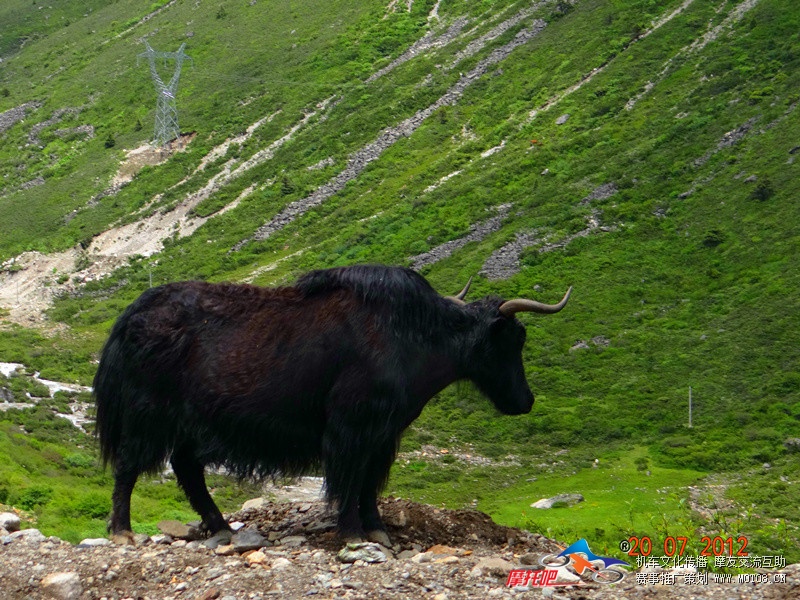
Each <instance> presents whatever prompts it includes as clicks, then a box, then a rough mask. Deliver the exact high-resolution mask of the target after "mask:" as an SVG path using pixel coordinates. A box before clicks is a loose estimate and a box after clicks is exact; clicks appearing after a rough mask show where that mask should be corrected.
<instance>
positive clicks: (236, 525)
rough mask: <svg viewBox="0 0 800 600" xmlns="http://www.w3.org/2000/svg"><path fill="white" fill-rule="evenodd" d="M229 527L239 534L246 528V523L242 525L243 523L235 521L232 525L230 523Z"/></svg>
mask: <svg viewBox="0 0 800 600" xmlns="http://www.w3.org/2000/svg"><path fill="white" fill-rule="evenodd" d="M228 525H229V526H230V528H231V531H233V532H237V531H239V530H240V529H241V528H242V527H244V523H242V522H241V521H233V522H232V523H229V524H228Z"/></svg>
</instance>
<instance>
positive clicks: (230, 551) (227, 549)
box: [214, 544, 236, 556]
mask: <svg viewBox="0 0 800 600" xmlns="http://www.w3.org/2000/svg"><path fill="white" fill-rule="evenodd" d="M214 554H216V555H218V556H233V555H234V554H236V550H235V549H234V548H233V544H225V545H224V546H217V547H216V548H214Z"/></svg>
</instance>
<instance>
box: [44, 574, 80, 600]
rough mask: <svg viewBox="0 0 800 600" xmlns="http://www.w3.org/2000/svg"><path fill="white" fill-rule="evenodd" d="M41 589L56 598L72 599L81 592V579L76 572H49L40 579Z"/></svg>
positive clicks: (59, 599) (77, 596) (60, 599)
mask: <svg viewBox="0 0 800 600" xmlns="http://www.w3.org/2000/svg"><path fill="white" fill-rule="evenodd" d="M41 585H42V590H43V591H44V592H45V594H46V595H48V596H50V597H51V598H57V599H58V600H73V599H77V598H79V597H80V595H81V594H82V593H83V586H82V585H81V579H80V577H79V576H78V574H77V573H74V572H69V573H51V574H50V575H47V576H46V577H45V578H44V579H42V584H41Z"/></svg>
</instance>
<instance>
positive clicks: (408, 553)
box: [397, 550, 419, 560]
mask: <svg viewBox="0 0 800 600" xmlns="http://www.w3.org/2000/svg"><path fill="white" fill-rule="evenodd" d="M417 554H419V551H417V550H403V551H402V552H400V553H399V554H398V555H397V558H398V560H406V559H409V558H414V557H415V556H416V555H417Z"/></svg>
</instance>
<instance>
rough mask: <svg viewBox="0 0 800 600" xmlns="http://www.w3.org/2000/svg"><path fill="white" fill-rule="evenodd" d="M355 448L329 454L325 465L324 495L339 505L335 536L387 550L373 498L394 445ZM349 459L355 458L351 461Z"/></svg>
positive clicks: (388, 463) (382, 481)
mask: <svg viewBox="0 0 800 600" xmlns="http://www.w3.org/2000/svg"><path fill="white" fill-rule="evenodd" d="M340 433H341V432H340ZM357 446H358V447H357V448H354V447H353V446H350V447H349V448H348V451H349V452H346V453H345V452H341V453H340V452H336V451H332V452H330V453H329V454H328V456H329V457H331V458H329V459H328V460H327V461H326V465H325V480H326V481H325V483H326V486H327V491H328V496H329V498H331V499H334V500H336V501H338V503H339V517H338V528H339V535H340V536H341V537H342V538H343V539H344V540H345V541H347V542H352V541H363V540H364V539H367V540H369V541H372V542H377V543H379V544H383V545H384V546H387V547H389V546H391V545H392V543H391V540H390V539H389V535H388V534H387V533H386V527H385V526H384V524H383V521H382V520H381V516H380V513H379V512H378V503H377V497H378V493H379V492H380V490H381V489H382V488H383V485H384V483H385V482H386V478H387V476H388V473H389V468H390V467H391V464H392V462H393V460H394V454H395V451H394V445H393V444H388V445H386V446H385V447H384V446H378V447H377V448H376V447H375V444H369V447H368V448H367V445H366V444H364V446H363V447H362V445H361V444H358V445H357ZM332 450H333V449H332ZM351 456H352V457H358V458H356V459H355V460H351V459H349V458H348V457H351Z"/></svg>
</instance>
